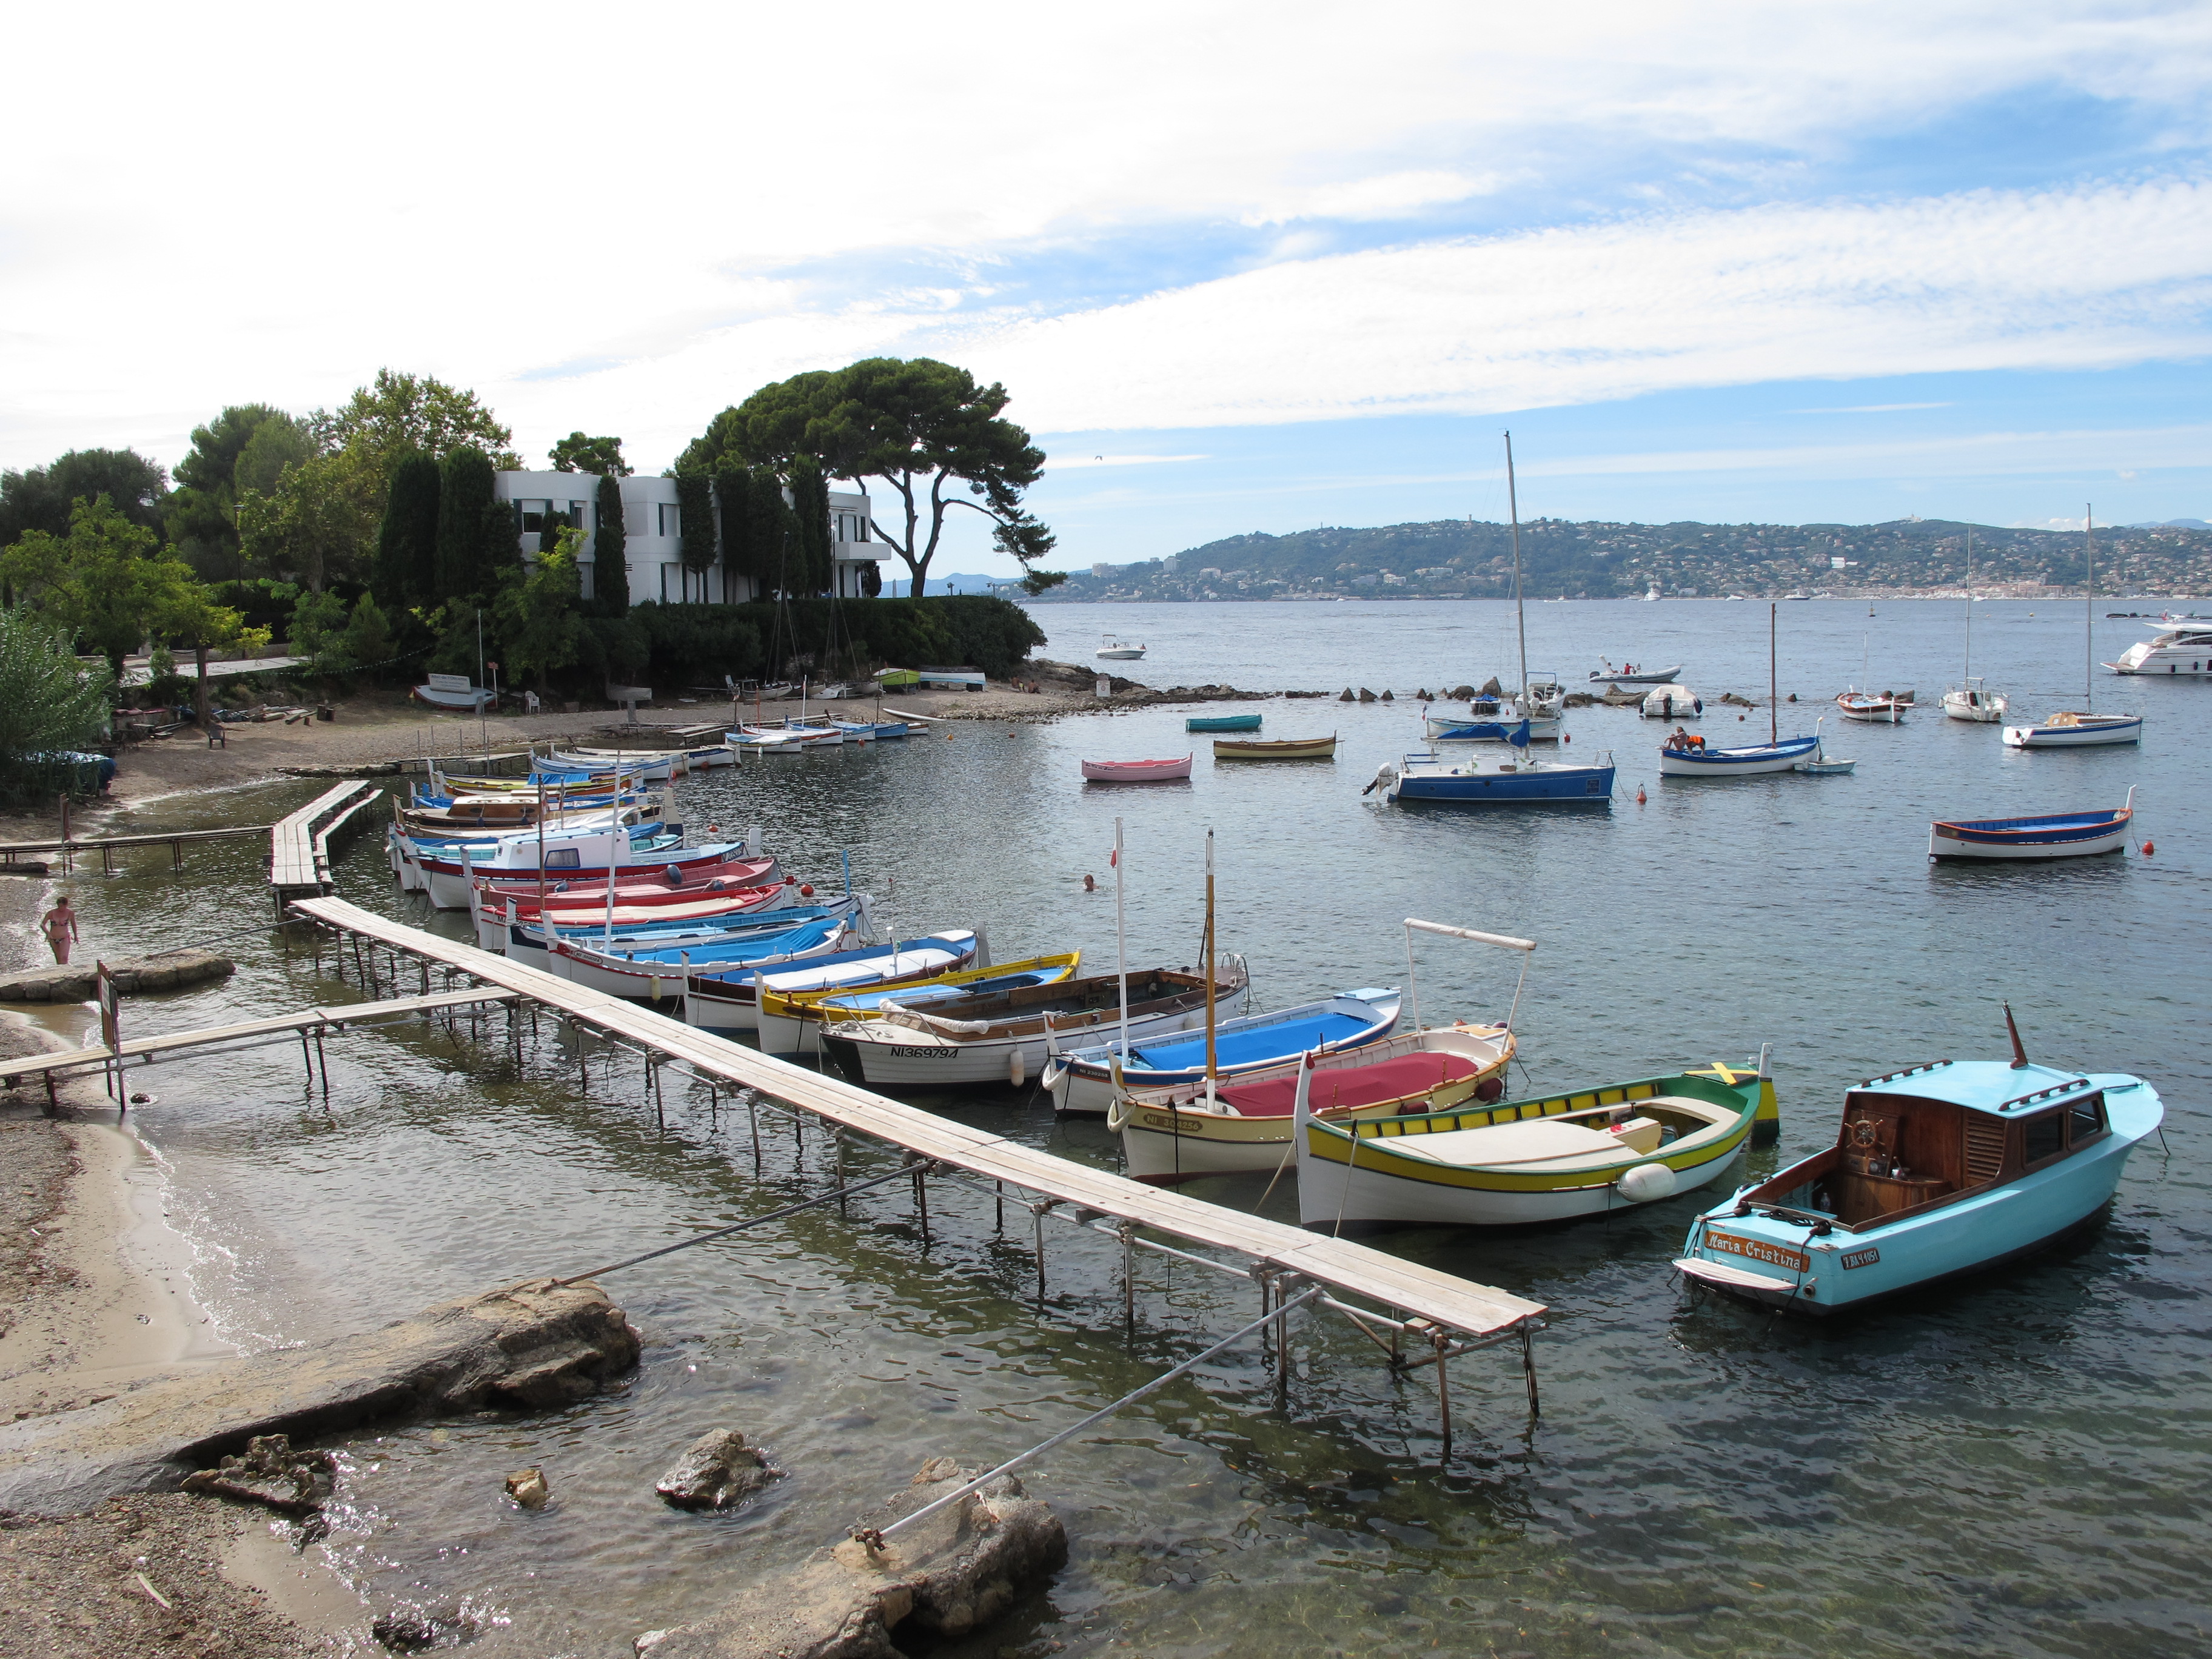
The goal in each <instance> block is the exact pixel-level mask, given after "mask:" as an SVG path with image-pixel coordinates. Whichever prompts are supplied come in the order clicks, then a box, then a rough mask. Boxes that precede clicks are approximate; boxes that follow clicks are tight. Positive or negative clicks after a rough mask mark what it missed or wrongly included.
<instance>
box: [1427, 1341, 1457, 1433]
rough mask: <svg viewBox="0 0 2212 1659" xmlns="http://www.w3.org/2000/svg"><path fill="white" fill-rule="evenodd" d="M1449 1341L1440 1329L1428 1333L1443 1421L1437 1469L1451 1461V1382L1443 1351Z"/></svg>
mask: <svg viewBox="0 0 2212 1659" xmlns="http://www.w3.org/2000/svg"><path fill="white" fill-rule="evenodd" d="M1450 1340H1451V1337H1450V1334H1449V1332H1446V1331H1444V1330H1443V1329H1442V1328H1431V1330H1430V1332H1429V1341H1430V1343H1431V1346H1434V1347H1435V1349H1436V1351H1437V1414H1438V1415H1439V1416H1440V1417H1441V1418H1442V1419H1443V1431H1444V1449H1443V1456H1442V1457H1441V1458H1440V1459H1438V1460H1437V1462H1438V1466H1439V1467H1441V1466H1442V1465H1443V1464H1445V1463H1449V1462H1450V1461H1451V1449H1452V1425H1451V1383H1450V1380H1449V1376H1447V1375H1446V1373H1445V1370H1444V1349H1445V1347H1446V1346H1447V1345H1448V1344H1449V1342H1450Z"/></svg>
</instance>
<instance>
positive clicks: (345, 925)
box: [292, 898, 1545, 1338]
mask: <svg viewBox="0 0 2212 1659" xmlns="http://www.w3.org/2000/svg"><path fill="white" fill-rule="evenodd" d="M292 909H293V910H294V912H295V914H297V915H303V916H310V917H313V919H314V920H316V921H321V922H324V923H326V924H327V925H329V926H330V927H336V928H339V929H342V930H344V931H348V932H351V933H359V934H361V935H362V936H363V937H365V938H368V939H375V940H378V941H379V942H380V943H383V944H386V945H392V946H393V947H395V948H397V949H399V950H403V951H409V952H410V953H412V954H414V955H416V956H418V957H427V958H428V959H429V960H432V961H435V962H440V963H445V964H447V966H449V967H453V968H456V969H460V970H462V971H464V972H465V973H468V974H470V975H473V976H475V977H476V978H477V979H480V980H483V981H489V983H491V984H495V985H501V986H504V987H507V988H509V989H511V990H513V991H517V992H520V993H521V994H523V995H526V996H528V997H531V998H532V999H534V1000H538V1001H540V1002H543V1003H545V1004H547V1005H549V1006H552V1007H555V1008H559V1009H562V1010H563V1011H565V1012H568V1013H569V1014H570V1015H572V1016H574V1018H577V1019H579V1020H580V1021H581V1022H583V1023H584V1024H587V1025H590V1026H592V1027H593V1028H595V1029H597V1030H601V1031H604V1032H606V1033H607V1034H609V1035H611V1036H617V1037H619V1038H621V1039H623V1040H624V1041H626V1042H633V1043H635V1044H636V1045H637V1046H638V1047H640V1048H647V1049H651V1050H653V1051H655V1052H658V1053H660V1054H668V1055H671V1056H673V1057H676V1058H678V1059H680V1060H684V1061H686V1062H687V1063H689V1064H690V1065H691V1066H693V1067H695V1068H696V1070H698V1071H700V1072H701V1073H705V1074H707V1075H709V1076H713V1077H717V1078H720V1079H726V1080H727V1081H729V1082H732V1083H735V1084H740V1085H745V1086H747V1087H750V1088H755V1089H758V1090H760V1091H762V1092H763V1093H765V1094H769V1095H773V1096H774V1097H776V1098H777V1099H778V1100H781V1101H785V1102H787V1103H789V1104H791V1105H793V1106H797V1107H799V1108H801V1109H805V1110H807V1111H810V1112H812V1113H814V1114H816V1115H817V1116H820V1117H823V1118H827V1119H829V1121H832V1122H835V1123H838V1124H841V1125H843V1126H844V1127H848V1128H851V1129H854V1130H857V1131H859V1132H860V1133H865V1134H867V1135H870V1136H872V1137H874V1138H875V1139H879V1140H885V1141H889V1142H890V1143H891V1144H892V1145H894V1146H904V1147H907V1148H908V1149H910V1150H912V1151H914V1152H919V1153H921V1155H922V1156H924V1157H926V1158H931V1159H933V1160H935V1161H937V1162H939V1163H943V1164H950V1165H951V1166H953V1167H954V1168H956V1169H961V1170H968V1171H969V1172H970V1173H972V1174H975V1175H978V1176H985V1177H987V1178H990V1179H994V1180H1000V1181H1005V1182H1008V1183H1010V1184H1011V1185H1012V1186H1015V1187H1018V1188H1024V1189H1025V1190H1027V1191H1030V1192H1034V1193H1039V1194H1044V1195H1045V1196H1047V1197H1050V1198H1055V1199H1060V1200H1063V1201H1065V1202H1068V1203H1073V1204H1079V1205H1082V1206H1085V1207H1086V1208H1088V1209H1092V1210H1096V1211H1098V1212H1101V1213H1102V1214H1105V1215H1110V1216H1114V1217H1116V1218H1121V1219H1124V1220H1128V1221H1132V1222H1135V1223H1138V1224H1139V1225H1143V1226H1146V1227H1148V1228H1152V1229H1153V1230H1155V1231H1159V1232H1162V1233H1166V1234H1169V1235H1171V1236H1173V1237H1177V1238H1182V1239H1184V1240H1187V1241H1189V1242H1192V1243H1199V1244H1204V1245H1207V1246H1210V1247H1212V1248H1215V1249H1225V1250H1230V1251H1233V1252H1235V1253H1236V1254H1237V1255H1244V1256H1248V1257H1250V1258H1253V1259H1255V1260H1256V1261H1262V1262H1266V1263H1267V1264H1269V1265H1271V1266H1273V1267H1279V1268H1282V1269H1283V1270H1285V1271H1286V1272H1290V1273H1298V1274H1300V1275H1302V1276H1304V1277H1305V1278H1307V1279H1314V1280H1317V1281H1319V1282H1321V1283H1323V1284H1326V1285H1330V1286H1332V1287H1334V1289H1336V1290H1338V1291H1348V1292H1351V1293H1352V1294H1354V1295H1358V1296H1364V1297H1370V1298H1371V1299H1373V1300H1375V1301H1377V1302H1380V1303H1383V1304H1386V1305H1388V1306H1390V1307H1395V1308H1398V1309H1401V1310H1404V1311H1406V1312H1407V1313H1409V1314H1412V1315H1414V1316H1418V1317H1419V1318H1422V1319H1425V1320H1428V1321H1430V1322H1432V1323H1434V1324H1437V1325H1441V1326H1444V1327H1447V1328H1450V1329H1452V1330H1455V1331H1460V1332H1462V1333H1465V1334H1468V1335H1469V1336H1473V1337H1478V1338H1480V1337H1487V1336H1495V1335H1499V1334H1504V1333H1505V1332H1508V1331H1511V1330H1514V1329H1516V1328H1522V1327H1523V1326H1524V1325H1525V1323H1526V1322H1528V1321H1531V1320H1534V1319H1535V1318H1537V1317H1538V1316H1541V1314H1542V1313H1543V1312H1544V1311H1545V1310H1544V1307H1543V1304H1541V1303H1535V1302H1529V1301H1526V1300H1523V1299H1522V1297H1516V1296H1514V1295H1512V1294H1510V1292H1508V1291H1501V1290H1497V1289H1494V1288H1492V1286H1489V1285H1478V1284H1474V1283H1472V1282H1471V1281H1469V1280H1467V1279H1459V1278H1456V1277H1455V1276H1454V1275H1452V1274H1449V1273H1439V1272H1437V1270H1436V1269H1434V1268H1431V1267H1421V1266H1419V1265H1418V1264H1417V1263H1413V1262H1410V1261H1401V1260H1400V1259H1399V1258H1398V1257H1396V1256H1392V1255H1385V1254H1383V1252H1382V1251H1379V1250H1376V1249H1370V1248H1369V1247H1368V1246H1366V1245H1364V1244H1358V1243H1352V1242H1351V1241H1350V1240H1346V1239H1328V1238H1319V1237H1316V1236H1315V1235H1313V1234H1311V1233H1309V1232H1306V1231H1303V1230H1302V1229H1299V1228H1297V1227H1291V1226H1286V1225H1284V1224H1282V1223H1281V1222H1276V1221H1270V1220H1267V1218H1264V1217H1261V1216H1255V1215H1248V1214H1246V1213H1245V1212H1243V1211H1241V1210H1229V1209H1224V1208H1223V1207H1222V1206H1219V1205H1217V1204H1208V1203H1206V1202H1205V1201H1204V1200H1201V1199H1195V1198H1191V1197H1188V1196H1187V1195H1185V1194H1181V1193H1174V1192H1169V1191H1166V1190H1164V1189H1162V1188H1157V1187H1148V1186H1146V1185H1144V1184H1143V1183H1142V1182H1134V1181H1130V1180H1127V1179H1126V1178H1124V1177H1122V1176H1117V1175H1113V1174H1109V1172H1107V1171H1105V1170H1094V1169H1091V1168H1088V1167H1086V1166H1085V1165H1083V1164H1072V1163H1070V1162H1068V1161H1067V1160H1066V1158H1055V1157H1054V1156H1053V1155H1052V1154H1051V1153H1049V1152H1040V1151H1038V1150H1037V1149H1036V1148H1035V1147H1033V1146H1022V1145H1021V1144H1019V1143H1018V1142H1016V1141H1012V1140H1008V1139H1006V1138H1005V1137H1003V1136H1000V1135H994V1134H988V1133H984V1132H983V1131H981V1130H979V1129H974V1128H970V1127H968V1126H967V1125H965V1124H961V1123H955V1122H953V1121H951V1120H950V1119H948V1118H942V1117H939V1116H937V1115H935V1114H933V1113H930V1112H925V1111H923V1110H921V1109H919V1108H918V1107H913V1106H908V1105H907V1104H905V1103H902V1102H900V1101H896V1100H890V1099H887V1098H885V1097H883V1096H881V1095H878V1094H875V1093H872V1092H871V1091H868V1090H866V1089H862V1088H859V1087H856V1086H855V1085H852V1084H850V1083H848V1082H846V1081H845V1080H844V1079H842V1078H836V1077H830V1076H826V1075H824V1074H823V1073H819V1072H812V1071H808V1070H806V1069H805V1068H804V1067H802V1066H793V1065H791V1064H790V1063H788V1062H787V1061H785V1060H777V1059H775V1058H773V1057H772V1056H770V1055H768V1054H762V1053H760V1052H759V1051H758V1050H757V1049H753V1048H744V1047H742V1046H740V1045H739V1044H737V1043H734V1042H728V1041H726V1040H725V1039H723V1038H721V1037H718V1036H713V1035H712V1034H710V1033H708V1032H705V1031H700V1030H694V1029H693V1028H692V1027H690V1026H689V1025H685V1024H683V1023H682V1022H681V1021H678V1020H672V1019H670V1018H668V1017H667V1016H665V1015H664V1014H659V1013H655V1012H652V1011H651V1010H649V1009H646V1008H641V1007H638V1006H635V1005H634V1004H631V1003H628V1002H624V1001H623V1000H621V999H620V998H618V997H613V996H609V995H607V994H605V993H604V992H599V991H592V990H589V989H586V987H582V986H580V985H574V984H571V983H570V982H569V981H567V980H564V979H560V978H557V977H556V976H555V975H551V974H549V973H546V972H544V970H542V969H536V968H531V967H526V966H525V965H523V964H522V963H516V962H510V961H508V960H507V958H506V957H501V956H495V955H493V954H491V953H490V952H489V951H479V950H477V948H476V947H475V946H473V945H462V944H459V943H456V942H455V941H453V940H452V939H441V938H438V937H437V936H436V935H435V934H431V933H423V932H422V931H420V930H419V929H416V928H413V927H407V926H406V925H405V924H404V923H401V922H396V921H387V920H386V918H384V917H382V916H380V915H374V914H373V913H371V912H369V911H367V910H363V909H362V908H360V907H359V906H357V905H353V904H349V903H347V902H345V901H343V899H333V898H316V899H307V900H302V901H301V902H298V903H295V905H293V906H292Z"/></svg>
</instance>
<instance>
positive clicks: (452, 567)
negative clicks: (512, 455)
mask: <svg viewBox="0 0 2212 1659" xmlns="http://www.w3.org/2000/svg"><path fill="white" fill-rule="evenodd" d="M494 484H495V477H494V474H493V470H492V464H491V457H490V456H489V455H487V454H485V453H483V451H482V450H481V449H478V448H476V447H474V446H473V445H467V444H464V445H462V446H461V447H459V448H455V449H450V450H448V451H447V452H446V459H444V460H442V461H441V462H440V463H439V464H438V556H437V569H436V573H435V581H434V582H433V584H432V587H433V592H432V593H431V595H430V598H431V599H434V600H446V599H462V598H465V597H466V596H467V595H470V594H476V595H477V596H479V597H481V596H483V595H484V594H487V593H489V592H491V588H492V582H493V581H495V580H496V578H495V576H494V574H493V570H492V567H493V565H494V563H495V559H494V557H493V556H492V554H491V550H492V548H494V547H495V546H496V545H497V543H496V542H495V541H493V540H492V535H493V533H494V532H493V526H491V524H490V523H489V520H490V519H491V517H492V515H494V514H497V515H499V516H500V517H501V518H502V519H503V520H505V523H506V532H505V533H506V537H507V540H508V542H509V544H511V545H513V546H516V547H518V548H519V547H520V534H519V532H517V531H516V529H515V528H514V525H515V519H514V513H513V509H512V508H511V507H508V506H507V503H506V502H504V501H501V500H499V499H498V496H497V495H496V493H495V489H494Z"/></svg>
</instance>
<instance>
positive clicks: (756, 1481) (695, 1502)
mask: <svg viewBox="0 0 2212 1659" xmlns="http://www.w3.org/2000/svg"><path fill="white" fill-rule="evenodd" d="M778 1473H780V1471H778V1470H775V1469H772V1468H769V1466H768V1460H767V1459H766V1458H764V1457H763V1456H762V1455H760V1454H759V1453H758V1452H757V1451H756V1450H754V1449H752V1448H751V1447H750V1446H748V1445H747V1444H745V1437H744V1436H743V1435H742V1434H739V1433H738V1431H736V1430H735V1429H709V1430H708V1431H707V1432H706V1433H704V1434H702V1435H701V1436H700V1437H698V1438H697V1439H696V1440H694V1441H693V1442H692V1443H691V1444H690V1447H689V1448H688V1449H686V1450H685V1452H684V1455H683V1456H681V1457H679V1458H678V1459H677V1460H676V1462H675V1463H674V1464H673V1465H672V1466H671V1468H670V1469H669V1471H668V1473H667V1474H664V1475H662V1476H661V1477H660V1479H659V1481H657V1482H656V1483H655V1484H654V1486H653V1490H654V1491H655V1492H659V1494H660V1496H661V1498H663V1499H664V1500H665V1502H667V1503H670V1504H674V1505H675V1506H676V1507H677V1508H678V1509H679V1510H724V1509H727V1508H728V1507H729V1506H730V1505H731V1504H735V1503H737V1502H738V1501H739V1500H740V1499H742V1498H750V1497H751V1496H752V1495H753V1493H755V1492H758V1491H759V1490H760V1489H761V1488H762V1487H763V1486H766V1485H768V1483H769V1481H770V1480H774V1479H775V1477H776V1475H777V1474H778Z"/></svg>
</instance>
